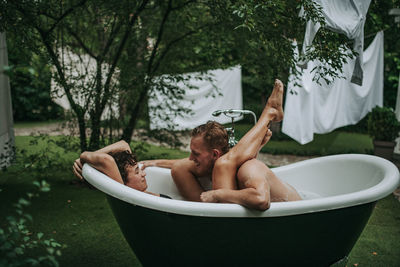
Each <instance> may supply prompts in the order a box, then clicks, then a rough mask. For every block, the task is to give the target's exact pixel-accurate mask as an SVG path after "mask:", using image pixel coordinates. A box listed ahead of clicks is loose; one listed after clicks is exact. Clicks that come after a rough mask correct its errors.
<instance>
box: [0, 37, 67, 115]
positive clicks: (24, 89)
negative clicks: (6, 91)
mask: <svg viewBox="0 0 400 267" xmlns="http://www.w3.org/2000/svg"><path fill="white" fill-rule="evenodd" d="M19 41H20V39H19V37H18V38H17V37H15V35H14V34H12V33H10V34H9V35H7V43H8V45H7V46H8V50H9V53H8V59H9V62H8V64H9V66H6V68H5V70H4V71H5V73H6V74H7V75H8V76H9V78H10V87H11V99H12V109H13V117H14V120H15V121H44V120H50V119H58V118H60V117H62V114H63V110H62V108H61V107H60V106H58V105H57V104H55V103H54V102H53V101H52V100H51V97H50V81H51V72H50V66H49V65H48V63H47V61H46V58H43V57H42V56H40V55H38V54H36V53H34V52H33V51H32V50H30V48H26V47H24V46H21V45H20V43H19ZM27 50H28V51H27ZM0 71H1V70H0Z"/></svg>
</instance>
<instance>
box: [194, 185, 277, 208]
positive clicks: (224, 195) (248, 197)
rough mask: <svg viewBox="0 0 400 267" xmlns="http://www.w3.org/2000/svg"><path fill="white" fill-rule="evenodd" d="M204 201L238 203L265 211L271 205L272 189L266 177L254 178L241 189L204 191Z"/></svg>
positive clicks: (202, 197)
mask: <svg viewBox="0 0 400 267" xmlns="http://www.w3.org/2000/svg"><path fill="white" fill-rule="evenodd" d="M200 198H201V200H202V201H203V202H215V203H218V202H222V203H236V204H240V205H243V206H245V207H248V208H251V209H256V210H261V211H265V210H267V209H269V207H270V203H271V202H270V189H269V185H268V182H267V181H266V180H265V179H253V181H249V182H248V183H246V188H244V189H240V190H231V189H216V190H210V191H207V192H203V193H202V194H201V196H200Z"/></svg>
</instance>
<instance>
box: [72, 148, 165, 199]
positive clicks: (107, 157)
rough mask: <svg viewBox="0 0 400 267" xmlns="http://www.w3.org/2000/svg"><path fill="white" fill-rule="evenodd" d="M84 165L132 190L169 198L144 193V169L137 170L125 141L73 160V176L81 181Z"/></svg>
mask: <svg viewBox="0 0 400 267" xmlns="http://www.w3.org/2000/svg"><path fill="white" fill-rule="evenodd" d="M84 163H88V164H90V165H91V166H92V167H93V168H95V169H97V170H98V171H101V172H102V173H104V174H105V175H107V176H108V177H110V178H111V179H113V180H115V181H117V182H119V183H121V184H124V185H126V186H129V187H131V188H133V189H136V190H139V191H142V192H145V193H148V194H152V195H155V196H160V197H164V198H170V197H169V196H166V195H163V194H157V193H152V192H148V191H146V189H147V183H146V172H145V171H144V169H142V168H139V165H138V164H137V160H136V156H135V155H134V154H132V151H131V148H130V146H129V145H128V143H127V142H125V141H119V142H116V143H114V144H111V145H109V146H106V147H104V148H102V149H100V150H97V151H95V152H89V151H85V152H83V153H82V154H81V155H80V157H79V159H77V160H75V162H74V166H73V172H74V174H75V176H77V177H78V178H80V179H82V180H83V177H82V166H83V164H84Z"/></svg>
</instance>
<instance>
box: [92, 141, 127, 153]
mask: <svg viewBox="0 0 400 267" xmlns="http://www.w3.org/2000/svg"><path fill="white" fill-rule="evenodd" d="M126 150H128V151H129V152H131V153H132V150H131V147H130V146H129V144H128V143H127V142H125V141H124V140H121V141H118V142H115V143H113V144H111V145H108V146H105V147H103V148H101V149H99V150H96V152H103V153H110V152H119V151H126Z"/></svg>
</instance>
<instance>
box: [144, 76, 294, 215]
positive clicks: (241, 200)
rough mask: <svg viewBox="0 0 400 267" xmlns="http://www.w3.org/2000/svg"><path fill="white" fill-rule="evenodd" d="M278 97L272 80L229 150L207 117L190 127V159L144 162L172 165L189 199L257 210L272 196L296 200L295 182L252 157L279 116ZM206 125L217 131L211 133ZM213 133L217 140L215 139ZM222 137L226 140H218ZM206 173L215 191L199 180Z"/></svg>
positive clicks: (280, 87) (279, 90) (280, 86)
mask: <svg viewBox="0 0 400 267" xmlns="http://www.w3.org/2000/svg"><path fill="white" fill-rule="evenodd" d="M282 102H283V84H282V82H281V81H279V80H276V81H275V84H274V89H273V91H272V94H271V96H270V97H269V99H268V102H267V105H266V106H265V108H264V110H263V112H262V114H261V116H260V119H259V120H258V122H257V123H256V125H255V126H254V127H253V128H252V129H251V130H250V131H249V132H247V133H246V135H245V136H243V137H242V139H241V140H240V141H239V142H238V144H236V146H234V147H233V148H232V149H231V150H229V151H227V148H226V147H227V145H228V138H227V135H226V132H225V135H226V138H225V137H224V135H223V134H221V133H219V130H218V128H220V127H218V126H216V125H211V124H212V122H208V123H207V124H205V125H201V126H199V127H197V128H195V129H194V131H193V132H192V139H191V142H190V149H191V154H190V157H189V158H186V159H182V160H155V161H145V162H143V164H144V165H143V167H147V166H154V165H155V166H159V167H167V168H171V173H172V177H173V179H174V182H175V184H176V185H177V187H178V189H179V191H180V193H181V194H182V196H183V197H184V198H186V199H187V200H192V201H203V202H224V203H237V204H240V205H243V206H246V207H249V208H253V209H258V210H267V209H268V208H269V207H270V203H271V201H272V202H274V201H294V200H300V199H301V197H300V195H299V194H298V193H297V191H296V190H295V189H294V188H293V187H291V186H290V185H288V184H286V183H285V182H283V181H281V180H280V179H279V178H278V177H276V175H275V174H274V173H273V172H272V171H271V170H270V169H269V168H268V167H267V166H266V165H265V164H264V163H262V162H260V161H258V160H257V159H256V157H257V154H258V152H259V150H260V149H261V148H262V147H263V146H264V145H265V144H266V143H267V142H268V141H269V139H270V138H271V135H272V133H271V131H270V130H269V129H268V127H269V125H270V123H271V121H281V120H282V119H283V109H282ZM214 124H216V123H214ZM221 128H222V126H221ZM210 129H212V130H213V131H215V133H217V134H215V133H210V132H209V131H210ZM215 137H217V139H218V140H214V139H215ZM224 138H225V141H220V140H224ZM225 144H226V145H225ZM204 176H206V177H207V176H208V177H209V179H210V180H212V189H213V190H210V191H206V190H205V188H203V187H202V186H201V185H200V182H199V178H200V177H204Z"/></svg>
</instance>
